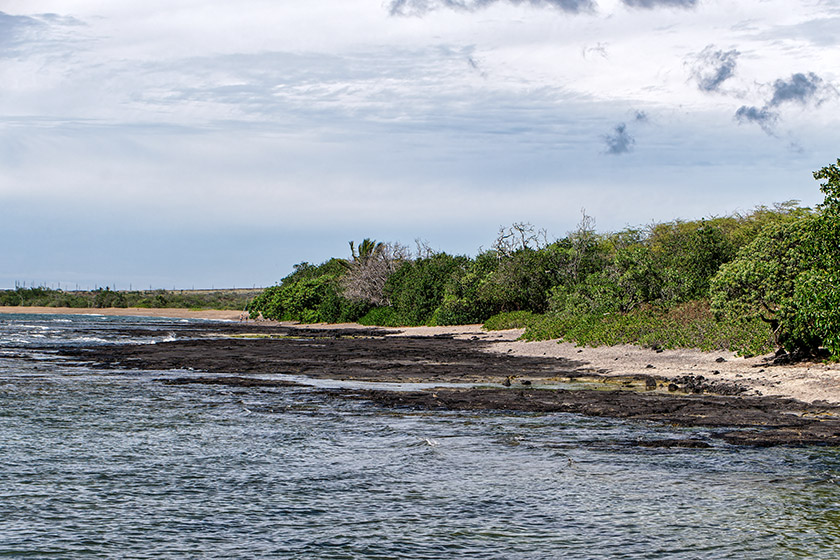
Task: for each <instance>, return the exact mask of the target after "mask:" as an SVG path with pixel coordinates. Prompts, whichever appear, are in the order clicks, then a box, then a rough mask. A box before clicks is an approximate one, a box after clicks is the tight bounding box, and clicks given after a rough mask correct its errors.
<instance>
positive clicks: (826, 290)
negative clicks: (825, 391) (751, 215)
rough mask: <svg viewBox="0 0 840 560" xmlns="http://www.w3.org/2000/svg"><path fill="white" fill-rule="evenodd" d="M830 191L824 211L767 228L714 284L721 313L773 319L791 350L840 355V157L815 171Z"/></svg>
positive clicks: (777, 333)
mask: <svg viewBox="0 0 840 560" xmlns="http://www.w3.org/2000/svg"><path fill="white" fill-rule="evenodd" d="M814 177H815V178H816V179H818V180H819V179H822V180H824V182H823V183H822V184H821V190H822V192H823V194H824V195H825V200H824V202H823V204H821V205H820V208H819V211H818V212H816V213H814V214H811V215H807V216H798V217H797V218H796V219H795V220H792V221H787V222H785V223H778V224H770V225H767V226H765V227H764V229H762V230H761V232H760V233H759V234H758V235H757V236H756V238H755V239H754V240H753V241H752V242H751V243H749V244H747V245H745V246H744V247H743V248H742V249H741V250H740V251H739V252H738V255H737V258H735V260H733V261H732V262H731V263H728V264H726V265H724V266H723V267H721V270H720V272H719V274H718V275H717V276H716V277H715V279H714V280H713V282H712V286H711V298H712V304H713V308H714V310H715V311H716V313H717V314H718V315H719V316H721V317H728V318H731V317H737V316H750V317H757V318H760V319H762V320H763V321H765V322H766V323H768V324H769V325H770V326H771V328H772V330H773V333H774V336H775V340H776V342H777V344H779V345H780V346H783V347H784V348H786V349H787V350H789V351H798V352H803V353H808V354H818V353H819V352H820V348H824V349H825V350H826V351H827V352H828V353H829V355H831V356H832V357H833V358H835V359H840V311H839V310H838V309H840V282H839V281H840V160H838V161H837V163H836V164H832V165H829V166H827V167H824V168H823V169H821V170H819V171H817V172H815V173H814Z"/></svg>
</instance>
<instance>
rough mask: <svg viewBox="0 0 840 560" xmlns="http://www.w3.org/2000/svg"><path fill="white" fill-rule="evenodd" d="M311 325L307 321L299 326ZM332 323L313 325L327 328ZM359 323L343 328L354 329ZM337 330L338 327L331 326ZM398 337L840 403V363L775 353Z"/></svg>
mask: <svg viewBox="0 0 840 560" xmlns="http://www.w3.org/2000/svg"><path fill="white" fill-rule="evenodd" d="M297 326H298V327H299V328H307V325H297ZM325 326H326V325H312V326H310V327H311V328H323V327H325ZM353 326H356V327H358V325H344V326H341V325H339V326H337V327H338V328H342V327H343V328H350V327H353ZM330 327H333V328H335V327H336V325H330ZM398 330H399V333H398V334H395V335H394V336H440V335H451V336H453V337H454V338H456V339H461V340H476V341H478V340H480V341H486V342H491V343H492V344H489V345H481V348H480V349H481V350H482V351H485V352H492V353H497V354H503V355H510V356H521V357H527V358H549V359H555V360H563V361H573V362H575V363H580V364H581V365H579V366H577V367H576V371H578V372H580V373H592V374H597V375H599V376H604V377H611V376H612V377H626V376H634V375H651V376H655V377H659V378H665V379H677V378H681V377H684V376H686V375H690V376H695V377H699V376H703V377H704V378H705V379H707V380H709V381H712V382H718V383H735V384H738V385H740V386H742V387H744V388H746V389H747V391H746V392H745V394H749V395H754V396H775V397H786V398H793V399H796V400H800V401H803V402H807V403H814V402H826V403H830V404H840V364H824V363H816V362H802V363H797V364H792V365H774V364H772V359H773V355H772V354H768V355H765V356H755V357H752V358H743V357H740V356H737V355H736V354H735V353H733V352H701V351H700V350H695V349H674V350H659V351H657V350H652V349H650V348H642V347H639V346H632V345H620V346H600V347H596V348H592V347H579V346H575V345H574V344H571V343H568V342H559V341H557V340H546V341H540V342H526V341H523V340H519V338H520V337H521V336H522V333H523V332H525V331H524V329H510V330H504V331H485V330H483V329H482V328H481V325H459V326H452V327H403V328H400V329H398Z"/></svg>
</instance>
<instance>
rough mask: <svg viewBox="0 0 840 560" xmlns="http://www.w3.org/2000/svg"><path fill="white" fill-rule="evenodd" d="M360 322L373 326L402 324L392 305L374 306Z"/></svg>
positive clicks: (396, 325)
mask: <svg viewBox="0 0 840 560" xmlns="http://www.w3.org/2000/svg"><path fill="white" fill-rule="evenodd" d="M359 324H362V325H366V326H371V327H398V326H401V325H400V322H399V320H398V318H397V314H396V312H395V311H394V310H393V308H391V307H374V308H373V309H371V310H370V311H368V312H367V313H366V314H365V315H364V316H363V317H361V318H359Z"/></svg>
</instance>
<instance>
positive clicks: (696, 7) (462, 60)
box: [0, 0, 840, 289]
mask: <svg viewBox="0 0 840 560" xmlns="http://www.w3.org/2000/svg"><path fill="white" fill-rule="evenodd" d="M838 29H840V0H809V1H806V0H738V1H726V0H311V1H308V2H296V1H291V0H239V1H237V2H229V1H227V0H224V1H223V0H179V1H177V2H172V1H171V0H166V1H163V0H142V1H139V0H121V1H119V2H102V1H101V0H99V1H93V0H60V1H58V0H55V1H52V0H0V235H1V236H2V240H3V242H2V249H0V255H2V260H0V288H13V287H15V286H16V285H23V284H24V283H26V285H27V286H29V285H32V284H33V283H34V284H35V285H45V286H51V287H61V288H63V289H75V288H76V287H79V288H82V289H87V288H94V287H103V286H108V287H111V288H113V289H129V288H132V289H139V288H142V289H147V288H149V287H152V288H179V289H182V288H183V289H188V288H193V287H195V288H220V287H246V286H247V287H251V286H269V285H273V284H274V283H276V282H278V281H279V280H280V279H281V278H283V277H284V276H286V275H287V274H288V273H289V272H291V271H292V267H293V265H294V264H295V263H299V262H302V261H308V262H311V263H319V262H322V261H324V260H326V259H328V258H330V257H333V256H337V257H347V256H349V246H348V241H350V240H355V241H360V240H362V239H364V238H373V239H376V240H378V241H391V242H400V243H403V244H406V245H409V246H413V245H414V243H415V240H418V239H420V240H423V241H424V242H425V243H427V244H428V245H430V246H431V247H432V248H434V249H438V250H443V251H446V252H448V253H452V254H468V255H475V254H476V253H478V252H479V251H481V250H483V249H487V248H489V247H490V246H491V245H492V243H493V241H494V239H495V238H496V236H497V233H498V231H499V228H500V227H502V226H508V225H510V224H512V223H514V222H527V223H531V224H533V225H534V226H535V227H537V228H544V229H545V230H546V231H547V232H548V234H549V237H550V238H559V237H563V236H564V235H566V233H568V232H569V231H571V230H574V229H575V227H576V224H577V223H579V222H580V220H581V213H582V212H583V211H585V213H586V214H587V215H589V216H592V217H593V218H594V220H595V225H596V228H597V229H598V230H599V231H602V232H607V231H616V230H619V229H622V228H624V227H627V226H644V225H649V224H652V223H656V222H664V221H671V220H674V219H687V220H688V219H699V218H702V217H709V216H722V215H728V214H731V213H733V212H748V211H750V210H751V209H752V208H754V207H756V206H757V205H772V204H773V203H776V202H783V201H787V200H791V199H796V200H800V201H801V203H802V204H803V205H805V206H814V205H816V204H818V203H819V202H820V201H821V200H822V196H821V194H820V192H819V185H818V183H817V182H816V181H814V179H813V177H812V172H813V171H814V170H817V169H819V168H821V167H823V166H825V165H828V164H830V163H833V162H835V161H836V160H837V158H838V157H840V33H838V32H837V30H838Z"/></svg>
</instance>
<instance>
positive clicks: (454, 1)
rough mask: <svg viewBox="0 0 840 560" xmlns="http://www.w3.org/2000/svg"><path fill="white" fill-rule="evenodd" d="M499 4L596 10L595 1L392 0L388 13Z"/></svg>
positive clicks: (567, 10)
mask: <svg viewBox="0 0 840 560" xmlns="http://www.w3.org/2000/svg"><path fill="white" fill-rule="evenodd" d="M499 2H506V3H508V4H513V5H516V6H518V5H520V4H527V5H530V6H534V7H537V8H542V7H548V8H556V9H558V10H561V11H563V12H568V13H572V14H576V13H579V12H590V11H593V10H594V9H595V2H594V1H593V0H391V3H390V5H389V8H388V11H389V12H390V13H391V15H392V16H406V15H424V14H426V13H428V12H431V11H434V10H438V9H441V8H446V9H450V10H458V11H464V12H474V11H476V10H480V9H482V8H487V7H489V6H492V5H493V4H497V3H499Z"/></svg>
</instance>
